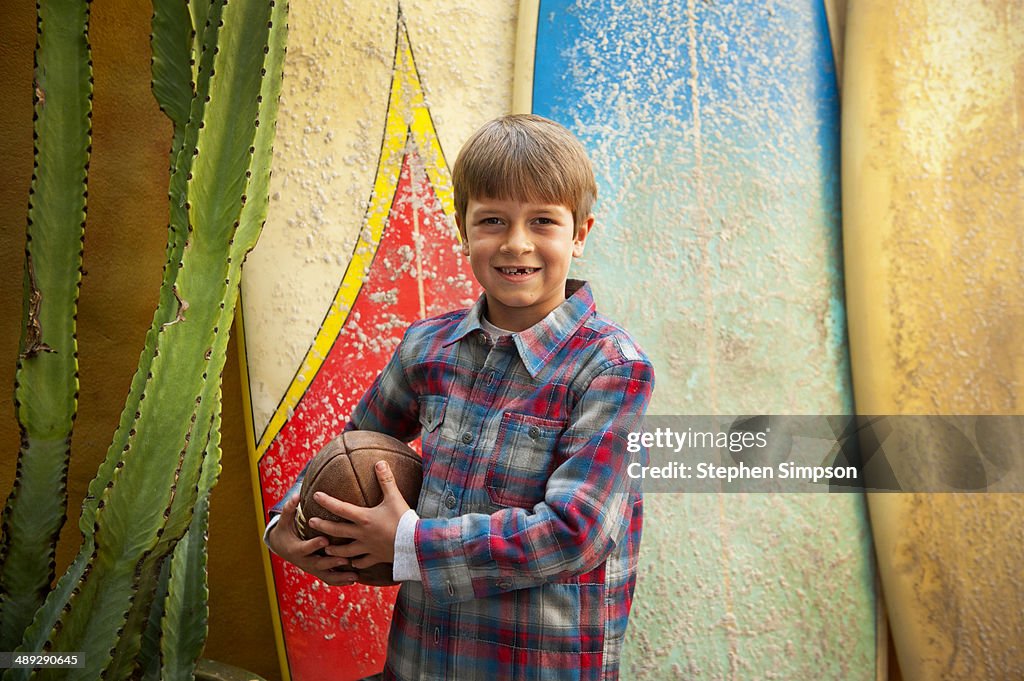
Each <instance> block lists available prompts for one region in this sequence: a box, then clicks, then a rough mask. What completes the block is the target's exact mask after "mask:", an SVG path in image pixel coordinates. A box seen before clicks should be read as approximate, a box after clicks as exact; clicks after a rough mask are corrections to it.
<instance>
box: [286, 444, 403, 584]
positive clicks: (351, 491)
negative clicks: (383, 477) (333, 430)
mask: <svg viewBox="0 0 1024 681" xmlns="http://www.w3.org/2000/svg"><path fill="white" fill-rule="evenodd" d="M378 461H387V462H388V465H389V466H391V472H392V473H393V474H394V476H395V483H396V484H397V485H398V489H399V491H400V492H401V493H402V496H403V497H404V498H405V501H406V503H408V504H409V506H411V507H412V508H416V502H417V501H418V500H419V496H420V486H421V485H422V484H423V465H422V462H421V460H420V455H419V454H417V453H416V451H415V450H413V449H412V448H411V447H410V446H409V445H407V444H405V443H404V442H402V441H400V440H396V439H395V438H393V437H391V436H390V435H384V434H383V433H376V432H374V431H372V430H350V431H347V432H344V433H342V434H341V435H339V436H338V437H336V438H334V439H333V440H331V441H330V442H328V443H327V444H326V445H324V447H323V449H321V450H320V451H319V452H318V453H317V455H316V456H314V457H313V460H312V461H310V463H309V467H308V468H307V469H306V477H305V478H303V480H302V489H301V491H300V493H299V505H298V508H296V509H295V530H296V531H297V532H298V533H299V536H300V537H302V538H303V539H312V538H313V537H318V536H321V535H323V532H318V531H317V530H315V529H313V528H311V527H309V525H308V519H309V518H313V517H320V518H325V519H327V520H332V521H339V520H342V519H341V518H339V517H338V516H336V515H334V514H333V513H331V512H329V511H327V510H326V509H324V508H323V507H322V506H320V504H318V503H316V502H315V501H313V495H314V494H315V493H316V492H325V493H326V494H329V495H330V496H332V497H334V498H336V499H341V500H342V501H347V502H349V503H350V504H355V505H357V506H365V507H371V506H376V505H377V504H379V503H380V502H381V500H383V498H384V492H383V491H382V490H381V488H380V483H379V482H377V473H376V472H375V471H374V468H373V467H374V465H376V463H377V462H378ZM348 541H349V540H348V539H338V538H335V537H331V543H332V544H345V543H347V542H348ZM339 569H340V570H341V571H343V572H357V573H359V583H360V584H368V585H371V586H389V585H392V584H395V582H394V580H392V578H391V575H392V564H391V563H379V564H377V565H374V566H372V567H369V568H366V569H363V570H355V569H353V568H339Z"/></svg>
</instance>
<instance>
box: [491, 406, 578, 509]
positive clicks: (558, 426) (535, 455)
mask: <svg viewBox="0 0 1024 681" xmlns="http://www.w3.org/2000/svg"><path fill="white" fill-rule="evenodd" d="M567 425H568V424H567V422H566V421H564V420H556V419H546V418H542V417H540V416H533V415H530V414H518V413H515V412H505V413H504V414H503V415H502V417H501V424H500V425H499V427H498V438H497V441H496V442H495V445H494V451H493V452H492V453H491V458H490V461H489V462H488V466H487V476H486V481H485V483H484V485H485V487H486V488H487V495H488V497H490V500H491V503H493V504H497V505H499V506H505V507H509V506H514V507H518V508H533V507H534V506H535V505H536V504H537V503H539V502H541V501H543V500H544V492H545V490H546V488H547V482H548V478H549V477H550V476H551V473H552V471H554V469H555V466H556V461H557V451H556V450H557V448H558V439H559V438H560V437H561V435H562V433H563V432H564V431H565V428H566V426H567Z"/></svg>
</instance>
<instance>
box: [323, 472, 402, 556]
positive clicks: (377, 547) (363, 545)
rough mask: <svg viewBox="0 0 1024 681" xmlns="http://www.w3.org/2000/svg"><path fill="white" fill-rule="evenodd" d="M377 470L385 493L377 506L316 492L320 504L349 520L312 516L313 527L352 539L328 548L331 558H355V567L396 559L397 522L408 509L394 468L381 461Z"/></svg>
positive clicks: (335, 535) (326, 532)
mask: <svg viewBox="0 0 1024 681" xmlns="http://www.w3.org/2000/svg"><path fill="white" fill-rule="evenodd" d="M374 470H375V472H376V473H377V481H378V482H379V483H380V487H381V490H383V492H384V499H383V500H382V501H381V502H380V503H379V504H378V505H377V506H374V507H373V508H364V507H362V506H355V505H354V504H349V503H346V502H344V501H341V500H340V499H335V498H334V497H331V496H328V495H326V494H324V493H322V492H317V494H316V496H315V497H314V498H315V499H316V502H317V503H318V504H320V505H321V506H322V507H323V508H325V509H326V510H328V511H330V512H331V513H333V514H335V515H337V516H340V517H342V518H344V519H345V520H348V521H349V522H347V523H337V522H331V521H329V520H324V519H323V518H311V519H310V521H309V523H310V526H311V527H314V528H316V529H317V530H318V531H320V532H323V533H324V534H329V535H331V536H334V537H345V538H348V539H351V540H352V541H351V542H349V543H348V544H341V545H332V546H328V547H327V549H326V550H327V553H328V555H330V556H332V557H333V556H338V557H342V558H353V559H354V560H352V561H351V562H352V567H355V568H357V569H363V568H368V567H370V566H372V565H376V564H377V563H393V562H394V561H395V533H396V532H397V531H398V521H399V520H401V519H402V515H403V514H404V513H405V512H406V511H408V510H409V504H407V503H406V501H405V499H404V498H403V497H402V493H401V492H399V491H398V485H397V484H396V483H395V476H394V474H392V472H391V467H390V466H388V464H387V463H386V462H384V461H379V462H377V465H376V466H375V467H374Z"/></svg>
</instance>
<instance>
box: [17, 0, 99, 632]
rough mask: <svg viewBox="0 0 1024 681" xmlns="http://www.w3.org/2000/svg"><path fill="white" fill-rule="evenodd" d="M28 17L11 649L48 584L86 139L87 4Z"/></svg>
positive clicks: (66, 3)
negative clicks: (29, 140)
mask: <svg viewBox="0 0 1024 681" xmlns="http://www.w3.org/2000/svg"><path fill="white" fill-rule="evenodd" d="M36 18H37V42H36V51H35V60H36V70H35V78H36V81H35V108H34V126H33V132H34V139H35V145H34V158H35V164H34V170H33V174H32V184H31V189H30V190H29V210H28V227H27V229H26V242H27V243H26V247H25V256H26V264H25V286H24V288H25V305H24V312H23V325H22V337H21V348H20V356H19V359H18V366H17V372H16V377H15V411H16V415H17V418H18V425H19V428H20V431H21V448H20V451H19V453H18V464H17V473H16V477H15V481H14V487H13V489H12V491H11V493H10V496H9V497H8V500H7V504H6V506H5V507H4V513H3V540H2V543H0V649H3V650H11V649H12V648H14V647H15V646H16V645H17V644H18V643H19V642H20V641H21V638H22V634H23V633H24V630H25V628H26V627H27V626H28V625H29V624H30V622H31V621H32V614H33V613H34V612H35V611H36V610H37V609H38V608H39V606H41V605H42V603H43V600H44V598H45V597H46V593H47V591H49V588H50V585H51V583H52V581H53V577H54V552H55V544H56V541H57V537H58V536H59V534H60V528H61V527H62V526H63V524H64V520H65V517H66V511H67V489H66V479H67V466H68V457H69V455H70V443H71V430H72V425H73V422H74V417H75V412H76V410H77V402H78V362H77V343H76V339H75V316H76V310H77V305H78V291H79V286H80V283H81V274H82V238H83V234H84V225H85V205H86V186H87V184H86V181H87V175H88V165H89V154H90V143H91V133H92V129H91V115H92V63H91V61H90V47H89V11H88V4H87V3H86V2H83V1H81V0H63V1H60V2H57V1H55V2H46V3H40V4H37V15H36Z"/></svg>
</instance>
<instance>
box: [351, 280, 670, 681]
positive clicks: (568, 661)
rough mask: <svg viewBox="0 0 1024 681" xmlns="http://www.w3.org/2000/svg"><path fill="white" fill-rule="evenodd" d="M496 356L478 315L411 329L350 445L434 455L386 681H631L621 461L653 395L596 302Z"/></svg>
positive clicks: (632, 548)
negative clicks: (369, 435) (370, 437)
mask: <svg viewBox="0 0 1024 681" xmlns="http://www.w3.org/2000/svg"><path fill="white" fill-rule="evenodd" d="M566 295H567V300H566V301H565V302H564V303H563V304H562V305H561V306H559V307H558V308H557V309H555V310H554V311H553V312H551V313H550V314H549V315H548V316H547V317H546V318H545V319H544V320H542V321H541V322H539V323H538V324H536V325H535V326H533V327H531V328H529V329H527V330H525V331H522V332H520V333H517V334H514V335H512V336H510V337H509V336H506V337H503V338H502V339H500V340H499V341H498V342H496V343H495V342H492V341H491V339H490V338H489V337H488V336H487V334H486V333H485V332H484V331H483V330H482V329H481V324H480V320H481V314H482V312H483V309H484V302H483V298H482V297H481V299H480V300H479V301H478V302H477V303H476V305H474V306H473V307H472V308H470V309H469V310H462V311H459V312H453V313H449V314H446V315H442V316H439V317H435V318H433V319H427V320H423V321H419V322H416V323H414V324H413V325H412V326H410V327H409V329H408V331H407V332H406V335H405V338H404V339H403V340H402V343H401V345H400V346H399V348H398V350H397V351H396V352H395V355H394V356H393V357H392V359H391V361H390V362H389V363H388V365H387V367H385V369H384V370H383V371H382V372H381V374H380V375H379V376H378V377H377V379H376V381H375V382H374V383H373V385H372V386H371V387H370V389H369V390H368V391H367V392H366V394H365V395H364V396H363V398H362V400H361V401H360V402H359V404H358V405H357V406H356V408H355V409H354V411H353V415H352V421H351V423H349V425H348V426H347V427H348V428H349V429H355V428H358V429H363V430H376V431H379V432H384V433H389V434H391V435H393V436H395V437H397V438H399V439H402V440H411V439H413V438H415V437H417V436H420V437H421V438H422V445H423V446H422V450H423V487H422V491H421V493H420V498H419V503H418V504H417V508H416V510H417V512H418V513H419V515H420V517H421V519H420V520H419V521H418V522H417V525H416V533H415V546H416V557H417V560H418V563H419V569H420V576H421V578H422V582H405V583H403V584H402V587H401V589H400V591H399V595H398V601H397V603H396V604H395V612H394V619H393V621H392V625H391V633H390V637H389V640H388V655H387V666H386V668H385V670H384V677H385V678H386V679H401V680H403V681H426V680H428V679H436V680H438V681H441V680H452V679H455V680H457V681H474V680H480V681H508V680H514V679H544V680H545V681H548V680H558V679H581V680H584V679H593V680H598V679H600V680H603V681H607V680H610V679H617V678H618V668H619V657H620V651H621V648H622V641H623V637H624V635H625V631H626V621H627V618H628V616H629V610H630V605H631V603H632V597H633V588H634V586H635V584H636V570H637V553H638V550H639V545H640V532H641V525H642V517H643V516H642V498H641V491H640V484H639V481H636V480H631V479H630V477H629V476H628V475H627V473H626V470H627V467H628V465H629V464H630V463H631V462H633V461H638V460H639V461H641V463H646V453H645V452H641V453H639V454H631V453H629V452H628V451H627V448H626V437H627V434H628V433H629V432H630V431H633V430H638V429H639V428H640V426H641V419H642V418H643V415H644V412H645V411H646V409H647V405H648V402H649V400H650V397H651V390H652V388H653V385H654V370H653V367H652V366H651V363H650V361H649V360H648V359H647V357H646V356H645V355H644V354H643V352H642V351H641V350H640V349H639V348H638V347H637V345H636V343H634V341H633V340H632V339H631V338H630V336H629V334H628V333H627V332H626V331H625V330H623V329H622V328H621V327H619V326H617V325H616V324H614V323H613V322H611V321H610V320H608V319H606V318H605V317H603V316H601V315H599V314H598V313H597V311H596V309H595V307H594V300H593V297H592V295H591V293H590V287H589V286H588V285H587V284H585V283H583V282H579V281H573V280H570V281H569V282H567V286H566Z"/></svg>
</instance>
